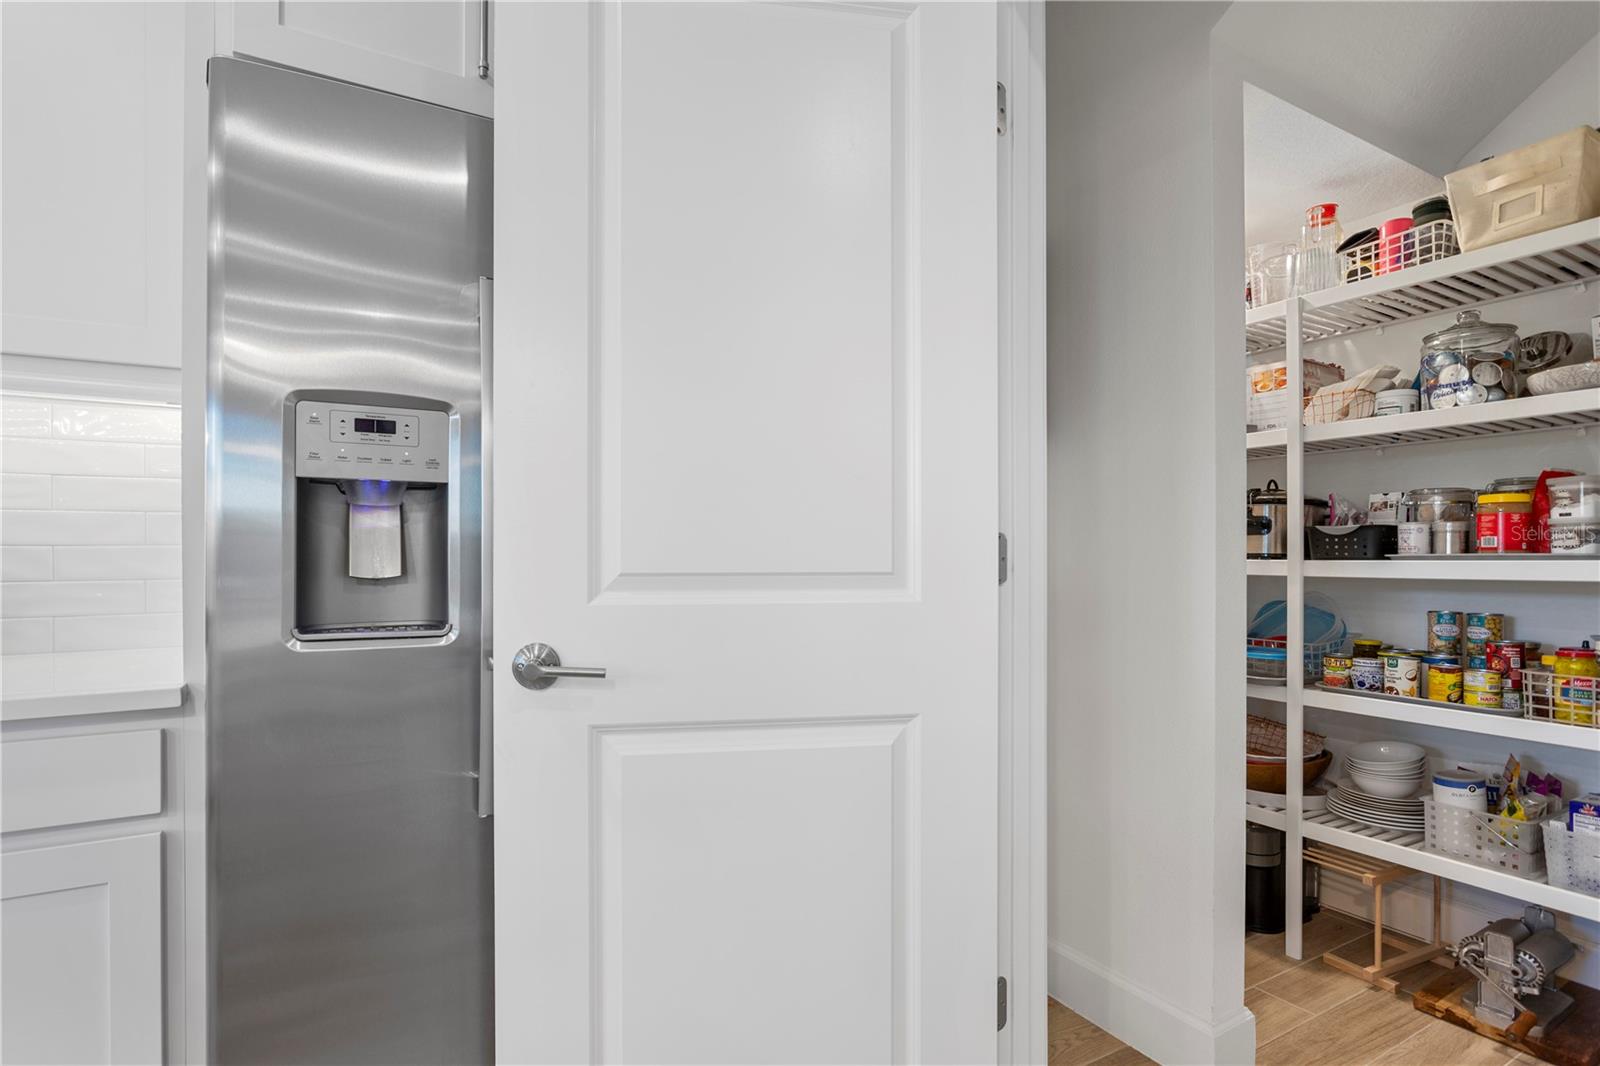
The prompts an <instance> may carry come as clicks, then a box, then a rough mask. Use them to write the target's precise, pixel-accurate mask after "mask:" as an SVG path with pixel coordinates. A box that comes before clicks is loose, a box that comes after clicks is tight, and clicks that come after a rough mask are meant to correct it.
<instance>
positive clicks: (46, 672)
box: [0, 654, 56, 700]
mask: <svg viewBox="0 0 1600 1066" xmlns="http://www.w3.org/2000/svg"><path fill="white" fill-rule="evenodd" d="M55 660H56V657H55V656H54V655H50V654H44V655H5V656H0V698H4V699H8V700H11V699H16V698H17V697H19V696H40V695H43V694H44V693H46V692H49V691H50V685H51V682H52V681H53V680H54V678H55V665H56V663H55Z"/></svg>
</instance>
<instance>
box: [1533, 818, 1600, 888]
mask: <svg viewBox="0 0 1600 1066" xmlns="http://www.w3.org/2000/svg"><path fill="white" fill-rule="evenodd" d="M1543 828H1544V857H1545V868H1546V869H1547V870H1548V871H1549V875H1550V883H1551V884H1552V885H1555V886H1556V887H1557V888H1570V889H1572V890H1573V891H1574V892H1583V893H1586V894H1588V895H1590V896H1600V837H1597V836H1592V835H1590V834H1588V833H1569V832H1567V823H1566V822H1564V821H1561V820H1560V819H1556V820H1553V821H1548V822H1545V823H1543Z"/></svg>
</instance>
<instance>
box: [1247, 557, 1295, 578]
mask: <svg viewBox="0 0 1600 1066" xmlns="http://www.w3.org/2000/svg"><path fill="white" fill-rule="evenodd" d="M1244 572H1245V573H1246V574H1248V575H1249V576H1250V577H1284V576H1286V575H1287V574H1288V573H1289V562H1288V560H1286V559H1246V560H1245V561H1244Z"/></svg>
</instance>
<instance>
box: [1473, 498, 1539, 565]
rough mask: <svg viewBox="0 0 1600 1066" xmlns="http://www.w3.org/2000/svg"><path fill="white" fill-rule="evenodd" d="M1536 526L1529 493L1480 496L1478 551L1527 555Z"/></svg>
mask: <svg viewBox="0 0 1600 1066" xmlns="http://www.w3.org/2000/svg"><path fill="white" fill-rule="evenodd" d="M1532 522H1533V497H1532V496H1531V495H1530V494H1528V493H1526V492H1481V493H1479V494H1478V551H1479V552H1480V553H1494V552H1525V551H1527V550H1528V528H1529V526H1530V525H1531V524H1532Z"/></svg>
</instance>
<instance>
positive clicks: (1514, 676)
mask: <svg viewBox="0 0 1600 1066" xmlns="http://www.w3.org/2000/svg"><path fill="white" fill-rule="evenodd" d="M1524 655H1525V653H1524V651H1523V642H1522V641H1520V640H1491V641H1490V642H1489V644H1488V646H1487V651H1486V657H1487V658H1488V661H1489V669H1491V670H1498V671H1500V674H1501V676H1502V677H1503V678H1504V679H1505V684H1504V686H1503V687H1505V688H1507V689H1513V690H1518V689H1521V688H1522V662H1523V658H1524Z"/></svg>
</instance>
